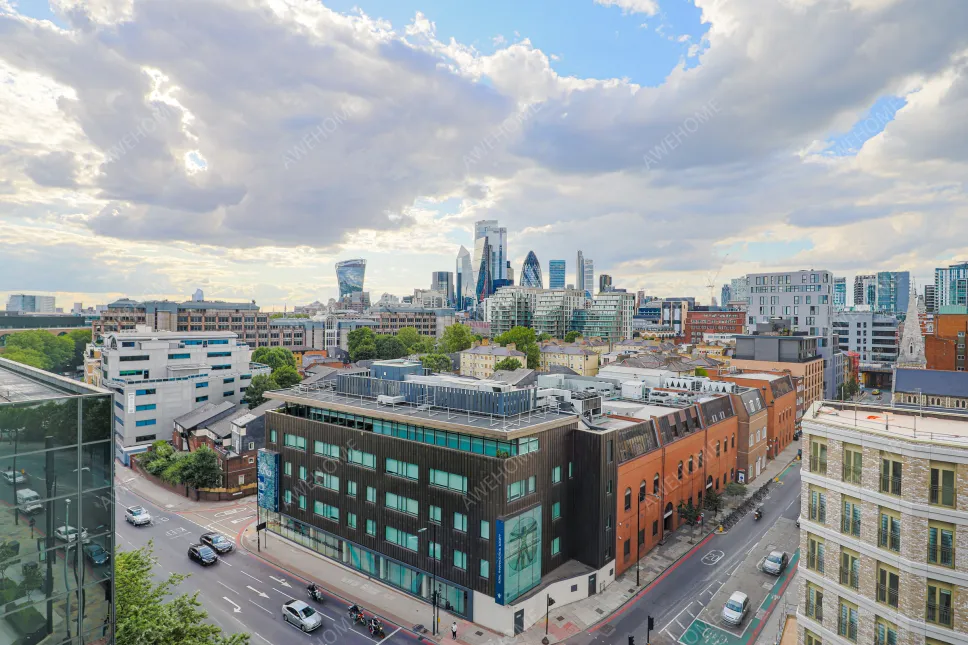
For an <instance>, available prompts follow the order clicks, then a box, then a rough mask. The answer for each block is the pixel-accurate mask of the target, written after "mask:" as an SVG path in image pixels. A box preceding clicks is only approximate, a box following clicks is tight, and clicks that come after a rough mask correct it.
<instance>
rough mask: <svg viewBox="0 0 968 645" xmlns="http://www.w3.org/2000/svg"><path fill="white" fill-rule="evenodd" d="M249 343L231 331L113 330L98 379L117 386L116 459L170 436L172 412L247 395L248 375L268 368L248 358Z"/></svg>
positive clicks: (106, 341) (113, 387)
mask: <svg viewBox="0 0 968 645" xmlns="http://www.w3.org/2000/svg"><path fill="white" fill-rule="evenodd" d="M251 358H252V348H251V347H249V346H248V345H246V344H245V343H244V342H242V341H241V340H240V339H239V338H238V336H237V335H236V334H235V333H233V332H228V331H222V332H219V331H211V332H171V331H150V330H140V331H133V332H111V333H109V334H107V335H106V336H105V337H104V343H103V346H102V348H101V385H102V386H103V387H105V388H107V389H109V390H112V391H114V392H115V401H114V421H115V426H114V434H115V451H116V454H117V457H118V459H121V461H122V462H124V463H125V464H127V463H128V461H129V458H130V456H131V455H132V454H136V453H139V452H144V451H145V450H147V449H148V447H149V446H150V445H151V443H152V442H153V441H155V440H156V439H159V438H163V439H167V438H168V437H170V436H171V432H172V422H173V421H174V420H175V418H176V417H180V416H182V415H183V414H185V413H187V412H190V411H191V410H193V409H195V408H199V407H201V406H203V405H205V404H206V403H221V402H223V401H230V402H232V403H234V404H238V403H240V402H241V401H242V400H243V399H244V398H245V390H246V389H247V388H248V385H249V382H250V381H251V379H252V377H254V376H257V375H259V374H266V375H268V374H270V373H271V370H270V369H269V367H268V366H266V365H260V364H258V363H252V362H250V359H251Z"/></svg>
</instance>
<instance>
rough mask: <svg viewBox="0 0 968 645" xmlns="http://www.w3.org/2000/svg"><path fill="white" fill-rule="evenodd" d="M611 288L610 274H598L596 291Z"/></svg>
mask: <svg viewBox="0 0 968 645" xmlns="http://www.w3.org/2000/svg"><path fill="white" fill-rule="evenodd" d="M611 290H612V276H610V275H608V274H607V273H603V274H601V275H600V276H598V291H599V292H602V291H611Z"/></svg>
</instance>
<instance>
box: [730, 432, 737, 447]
mask: <svg viewBox="0 0 968 645" xmlns="http://www.w3.org/2000/svg"><path fill="white" fill-rule="evenodd" d="M729 443H730V446H729V447H730V448H735V447H736V434H735V433H733V435H732V436H730V438H729Z"/></svg>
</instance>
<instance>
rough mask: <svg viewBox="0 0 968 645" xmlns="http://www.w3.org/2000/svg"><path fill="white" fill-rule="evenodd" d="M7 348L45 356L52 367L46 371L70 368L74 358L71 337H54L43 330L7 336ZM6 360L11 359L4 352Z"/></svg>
mask: <svg viewBox="0 0 968 645" xmlns="http://www.w3.org/2000/svg"><path fill="white" fill-rule="evenodd" d="M6 346H7V351H11V350H17V349H21V350H32V351H35V352H39V353H40V354H43V355H44V356H46V357H47V358H48V360H49V361H50V367H49V368H46V369H49V370H51V371H54V372H59V371H62V370H64V369H65V368H67V367H69V366H70V363H71V361H72V360H73V358H74V341H73V340H72V339H71V338H70V337H69V336H66V335H65V336H54V335H53V334H51V333H50V332H47V331H44V330H42V329H32V330H30V331H20V332H17V333H15V334H10V335H9V336H7V339H6ZM4 358H9V357H8V356H7V355H6V352H4ZM11 360H16V359H11Z"/></svg>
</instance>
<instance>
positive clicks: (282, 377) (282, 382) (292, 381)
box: [246, 365, 302, 394]
mask: <svg viewBox="0 0 968 645" xmlns="http://www.w3.org/2000/svg"><path fill="white" fill-rule="evenodd" d="M272 380H273V381H275V383H276V387H278V388H279V389H284V388H287V387H292V386H294V385H296V384H297V383H299V381H301V380H302V377H301V376H299V372H297V371H296V368H295V367H293V366H291V365H283V366H282V367H280V368H279V369H277V370H275V371H274V372H273V373H272ZM248 392H249V391H248V390H246V394H248Z"/></svg>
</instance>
